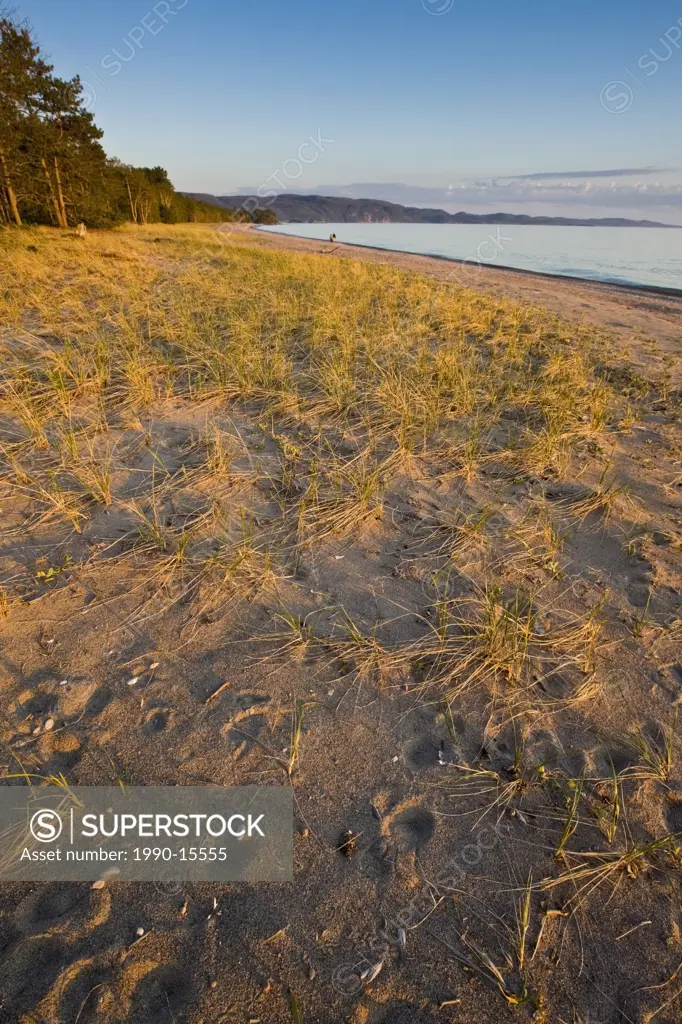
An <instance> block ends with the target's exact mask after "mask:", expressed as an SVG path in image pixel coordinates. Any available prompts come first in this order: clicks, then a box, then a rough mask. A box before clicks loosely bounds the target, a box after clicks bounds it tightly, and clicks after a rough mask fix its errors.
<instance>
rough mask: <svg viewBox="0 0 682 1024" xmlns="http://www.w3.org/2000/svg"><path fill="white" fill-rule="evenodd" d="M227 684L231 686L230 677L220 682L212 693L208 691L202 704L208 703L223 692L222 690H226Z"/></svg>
mask: <svg viewBox="0 0 682 1024" xmlns="http://www.w3.org/2000/svg"><path fill="white" fill-rule="evenodd" d="M228 686H232V680H231V679H227V680H226V681H225V682H224V683H221V684H220V686H219V687H218V688H217V689H216V690H214V691H213V693H209V695H208V697H207V698H206V700H205V701H204V704H210V703H211V701H212V700H215V699H216V697H219V696H220V694H221V693H223V691H224V690H227V688H228Z"/></svg>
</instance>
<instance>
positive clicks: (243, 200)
mask: <svg viewBox="0 0 682 1024" xmlns="http://www.w3.org/2000/svg"><path fill="white" fill-rule="evenodd" d="M185 195H186V196H189V197H190V198H192V199H199V200H201V201H202V202H204V203H211V204H213V205H215V204H218V205H219V206H224V207H225V208H226V209H229V210H235V209H238V208H239V207H240V206H243V205H244V204H247V205H246V209H247V210H249V209H252V208H253V207H254V204H255V203H259V204H260V205H261V206H263V207H266V208H267V209H270V210H272V212H273V213H274V214H275V216H276V217H277V220H278V221H279V222H280V223H281V224H324V223H328V224H358V223H361V224H550V225H551V224H553V225H556V226H561V225H564V226H569V227H609V228H672V227H676V226H677V225H675V224H660V223H658V222H657V221H654V220H628V219H627V217H604V218H584V219H583V218H575V217H529V216H527V214H524V213H484V214H475V213H447V212H446V211H445V210H431V209H422V208H421V207H418V206H400V205H399V204H398V203H389V202H386V201H384V200H382V199H344V198H342V197H340V196H299V195H294V194H293V193H285V194H282V195H279V196H277V198H276V199H275V200H274V202H271V201H270V200H269V199H267V200H264V199H259V197H258V196H212V195H207V194H205V193H202V192H185ZM249 200H251V203H250V204H249V202H248V201H249Z"/></svg>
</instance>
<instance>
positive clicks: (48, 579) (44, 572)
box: [35, 555, 73, 583]
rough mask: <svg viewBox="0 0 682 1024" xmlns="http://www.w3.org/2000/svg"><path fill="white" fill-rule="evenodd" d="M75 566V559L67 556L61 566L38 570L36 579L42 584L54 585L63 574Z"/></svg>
mask: <svg viewBox="0 0 682 1024" xmlns="http://www.w3.org/2000/svg"><path fill="white" fill-rule="evenodd" d="M72 566H73V558H72V557H71V555H66V556H65V558H64V561H63V562H62V563H61V565H51V566H50V567H49V568H48V569H38V570H37V572H36V573H35V578H36V580H38V581H39V582H40V583H54V581H55V580H56V579H58V578H59V577H60V576H61V575H62V573H65V572H68V571H69V570H70V569H71V568H72Z"/></svg>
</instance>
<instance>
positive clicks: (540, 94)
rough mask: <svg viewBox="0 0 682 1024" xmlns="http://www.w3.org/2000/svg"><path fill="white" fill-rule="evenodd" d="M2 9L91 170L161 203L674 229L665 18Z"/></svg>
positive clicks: (676, 88) (463, 11) (674, 121)
mask: <svg viewBox="0 0 682 1024" xmlns="http://www.w3.org/2000/svg"><path fill="white" fill-rule="evenodd" d="M14 2H15V4H16V6H17V8H18V11H19V14H21V15H23V16H25V17H27V18H28V19H29V21H30V22H31V24H32V25H33V28H34V29H35V32H36V35H37V37H38V40H39V42H40V44H41V46H42V47H43V49H44V50H45V51H46V52H47V53H48V54H49V55H51V58H52V60H53V62H54V63H55V65H56V69H57V71H58V73H60V74H61V75H63V76H65V77H70V76H71V75H74V74H80V75H81V77H82V78H83V80H84V81H85V83H86V84H87V91H88V93H89V95H90V97H91V104H92V107H91V108H92V110H93V112H94V114H95V118H96V121H97V123H98V124H99V126H100V127H101V128H102V129H103V130H104V133H105V135H104V144H105V148H106V149H107V152H109V153H110V154H111V155H115V156H118V157H120V158H121V159H122V160H125V161H126V162H130V163H135V164H142V165H152V164H161V165H162V166H164V167H166V168H167V169H168V171H169V173H170V176H171V179H172V181H173V182H174V183H175V185H176V187H177V188H180V189H184V190H191V191H196V192H209V193H214V194H224V193H226V192H234V191H237V190H239V189H241V188H243V187H248V188H250V189H255V188H257V187H258V186H262V185H264V183H265V182H266V181H267V180H268V179H269V178H271V176H272V175H273V174H277V177H278V178H279V181H280V182H281V184H282V185H283V186H284V187H280V185H278V184H277V183H275V184H274V187H275V188H276V189H277V190H278V191H283V190H284V188H288V189H296V190H299V191H312V190H314V189H315V188H316V187H320V186H328V187H330V188H331V190H332V191H334V190H335V189H336V190H337V191H338V190H339V188H340V187H341V186H350V185H353V184H354V183H360V184H361V185H362V184H363V183H364V185H365V189H364V193H363V194H368V193H369V192H372V194H377V195H379V194H384V195H386V197H387V198H394V199H398V200H399V201H401V200H402V201H412V202H415V203H417V204H421V205H425V204H427V203H428V204H429V205H438V206H444V205H447V206H448V207H449V208H456V209H471V210H474V209H476V210H480V209H486V208H487V209H490V208H495V209H518V210H524V211H530V212H538V213H540V212H542V213H545V212H547V213H552V212H563V213H567V212H576V211H578V210H580V211H581V212H587V211H588V210H594V211H595V215H599V214H601V213H617V212H618V213H620V212H626V213H629V214H632V213H634V212H637V213H639V214H641V215H644V216H647V215H648V216H653V215H656V216H658V218H659V219H664V220H669V221H671V220H677V219H679V218H680V217H682V173H681V172H680V171H679V170H678V169H679V168H681V167H682V132H680V108H681V106H682V2H680V0H651V2H644V0H571V3H570V4H562V3H559V2H558V0H549V2H548V0H521V2H520V3H509V0H474V2H472V0H240V2H238V3H236V2H233V0H14ZM678 19H679V20H678ZM666 33H667V36H666ZM678 33H679V34H678ZM652 51H653V53H652ZM654 65H655V67H654ZM612 83H615V84H612ZM318 133H321V135H322V137H323V139H327V140H333V142H328V143H323V144H322V146H323V149H324V151H322V148H320V147H319V145H318V146H312V145H308V147H307V148H305V149H303V150H302V151H301V150H300V147H301V146H302V145H303V144H304V143H306V141H307V140H309V138H310V136H313V138H319V134H318ZM301 153H302V154H303V155H304V157H305V158H306V159H307V160H308V163H306V162H305V161H301V160H300V156H301ZM314 156H315V159H313V157H314ZM283 168H284V170H282V169H283ZM604 170H606V171H608V172H609V174H608V175H606V176H603V175H600V176H597V177H592V176H586V175H584V174H583V175H582V176H580V177H577V176H576V174H577V172H586V171H589V172H593V171H604ZM623 171H629V172H634V173H628V174H624V173H622V172H623ZM550 172H560V174H559V177H553V178H544V179H540V178H532V179H529V178H526V179H520V178H517V177H515V176H520V175H548V174H549V173H550ZM272 180H273V179H271V184H272ZM386 183H401V187H400V188H398V189H392V190H391V189H386V187H385V185H386ZM382 185H383V188H382ZM402 186H404V187H402ZM448 186H450V189H449V191H446V190H447V189H448ZM328 190H329V189H328ZM350 191H351V192H352V193H353V194H360V193H361V192H362V189H360V191H358V190H357V189H355V190H352V189H351V190H350ZM596 211H598V213H597V212H596Z"/></svg>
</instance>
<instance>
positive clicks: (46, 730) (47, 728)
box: [43, 718, 54, 732]
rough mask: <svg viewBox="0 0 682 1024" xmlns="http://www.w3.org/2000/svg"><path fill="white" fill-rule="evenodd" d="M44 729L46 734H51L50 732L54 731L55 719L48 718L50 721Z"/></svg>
mask: <svg viewBox="0 0 682 1024" xmlns="http://www.w3.org/2000/svg"><path fill="white" fill-rule="evenodd" d="M43 729H44V730H45V732H50V730H52V729H54V718H48V720H47V721H46V722H45V725H44V726H43Z"/></svg>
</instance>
